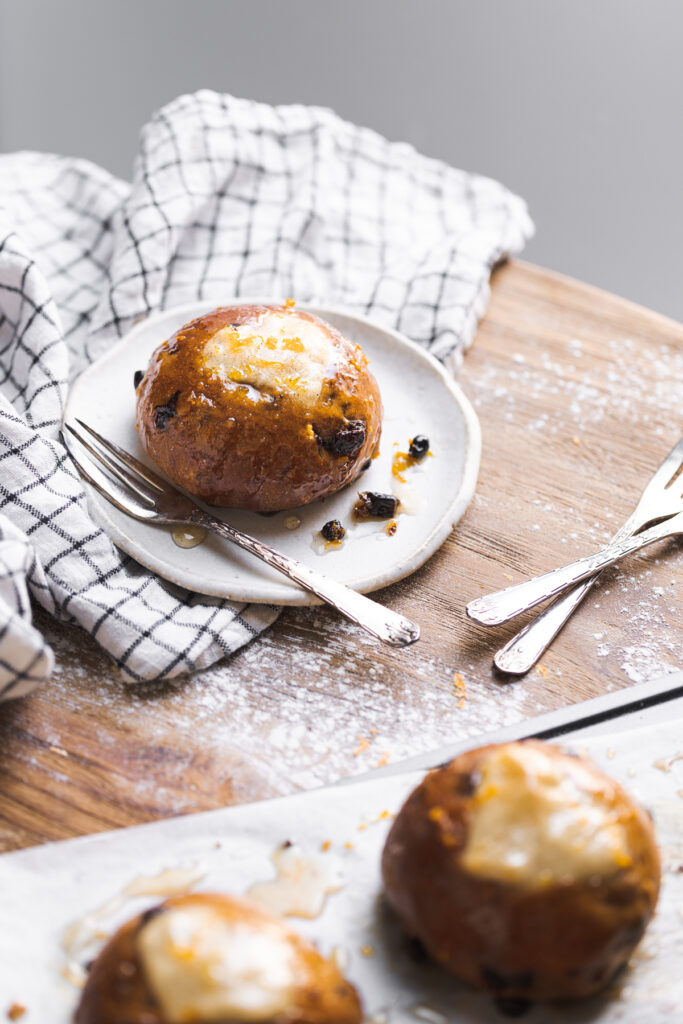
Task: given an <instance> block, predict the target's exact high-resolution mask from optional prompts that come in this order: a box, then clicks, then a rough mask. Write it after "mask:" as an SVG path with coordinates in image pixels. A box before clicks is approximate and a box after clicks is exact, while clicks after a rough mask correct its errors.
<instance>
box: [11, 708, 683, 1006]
mask: <svg viewBox="0 0 683 1024" xmlns="http://www.w3.org/2000/svg"><path fill="white" fill-rule="evenodd" d="M682 727H683V720H676V721H672V722H667V723H664V724H657V725H656V727H654V728H640V729H635V730H631V731H629V732H623V733H617V734H610V735H609V736H607V737H605V738H602V737H591V738H588V739H584V740H577V741H576V743H575V744H574V747H575V749H578V750H580V751H587V752H588V753H590V754H591V755H592V756H593V757H594V758H595V759H596V760H597V761H598V763H600V764H601V765H602V766H603V768H605V769H606V770H607V771H608V772H610V773H611V774H612V775H614V776H615V777H616V778H618V779H620V780H621V781H622V782H623V783H624V784H626V785H627V787H628V788H629V789H630V790H631V792H633V793H634V795H635V796H636V797H637V798H638V799H640V800H641V802H643V803H644V804H646V805H647V806H649V807H650V809H651V810H652V812H653V814H654V816H655V820H656V824H657V833H658V837H659V842H660V846H661V849H662V853H663V860H664V868H665V871H664V885H663V890H662V894H661V898H660V903H659V909H658V913H657V916H656V919H655V921H654V922H653V923H652V925H651V926H650V928H649V930H648V933H647V935H646V936H645V939H644V940H643V942H642V943H641V946H640V947H639V949H638V951H637V952H636V954H635V956H634V958H633V962H632V966H631V968H630V969H629V970H628V971H627V972H625V974H624V975H623V976H621V977H620V978H619V980H618V984H617V986H616V988H615V989H614V990H613V991H612V992H611V993H610V994H609V995H608V996H607V997H605V998H601V999H596V1000H591V1001H588V1002H586V1003H583V1004H581V1005H580V1006H576V1007H571V1008H568V1007H564V1008H558V1009H551V1008H548V1007H536V1008H534V1009H532V1010H531V1011H529V1012H528V1014H526V1015H525V1016H524V1018H523V1019H524V1021H525V1022H527V1024H554V1022H556V1021H557V1022H560V1021H561V1022H564V1024H575V1022H588V1021H598V1020H599V1021H601V1022H605V1024H606V1022H610V1024H611V1022H621V1024H660V1022H664V1021H665V1020H666V1021H667V1022H670V1021H672V1020H677V1019H679V1018H678V1016H677V1015H680V1013H681V1012H683V1011H681V1010H680V1007H681V1006H683V969H682V968H681V965H683V956H682V954H683V874H682V873H681V871H683V759H678V760H677V756H678V755H681V756H682V757H683V728H682ZM566 745H568V746H571V745H572V744H566ZM422 774H423V773H422V772H411V773H410V774H407V775H397V776H394V777H392V778H383V779H375V780H369V781H367V782H364V783H357V784H354V785H349V786H346V787H338V788H334V789H327V790H318V791H314V792H310V793H305V794H302V795H298V796H294V797H287V798H283V799H278V800H271V801H265V802H262V803H258V804H250V805H247V806H242V807H235V808H227V809H225V810H220V811H214V812H210V813H204V814H197V815H192V816H188V817H183V818H176V819H173V820H171V821H164V822H160V823H155V824H152V825H144V826H140V827H137V828H130V829H125V830H121V831H118V832H113V833H106V834H103V835H97V836H92V837H88V838H85V839H77V840H71V841H68V842H62V843H51V844H48V845H45V846H40V847H36V848H33V849H30V850H27V851H22V852H19V853H13V854H7V855H5V856H4V857H0V900H1V903H0V906H1V908H2V910H1V923H2V927H0V1017H2V1014H3V1013H4V1012H5V1011H6V1008H7V1007H9V1006H10V1005H11V1003H12V1002H13V1001H16V1002H19V1003H21V1004H23V1005H25V1006H26V1007H27V1013H26V1015H25V1016H24V1017H23V1018H22V1022H24V1021H25V1022H26V1024H67V1022H68V1021H70V1019H71V1014H72V1012H73V1009H74V1007H75V1005H76V1003H77V1002H78V998H79V993H78V990H77V989H76V988H75V987H74V986H73V985H72V984H71V983H70V982H68V981H67V980H65V979H64V978H63V977H62V970H63V968H64V964H65V954H64V951H63V949H62V948H61V938H62V935H63V933H64V930H65V928H67V926H69V925H70V924H71V923H72V922H73V921H74V920H76V919H78V918H80V917H81V916H82V915H85V914H87V913H88V912H90V911H92V910H93V909H95V908H97V907H100V906H101V905H103V904H105V903H107V901H108V900H110V899H115V898H116V897H118V896H119V895H120V893H121V892H122V890H123V889H124V888H125V887H126V885H128V884H129V883H130V882H131V880H133V879H134V878H136V877H137V876H140V875H147V876H150V875H154V874H156V873H157V872H160V871H161V870H163V869H166V868H194V867H197V866H199V867H200V868H201V869H202V870H203V871H204V872H205V874H204V877H203V879H202V881H201V882H200V883H199V884H198V886H197V888H198V889H204V890H219V891H225V892H231V893H235V894H238V895H242V894H244V893H245V891H246V890H247V888H248V887H249V886H250V885H251V884H253V883H254V882H259V881H263V880H266V879H269V878H271V877H274V875H275V869H274V866H273V863H272V861H271V855H272V854H273V852H274V850H275V849H276V848H277V847H278V846H279V845H280V844H281V843H282V842H284V841H285V840H290V841H292V842H294V843H296V844H297V845H298V846H299V847H300V848H301V850H302V852H303V854H304V855H305V856H306V857H311V858H314V859H316V860H319V861H322V862H323V863H325V864H328V865H329V868H330V870H331V871H337V870H338V871H340V872H341V874H342V875H343V878H344V884H343V886H342V887H341V889H340V890H339V891H338V892H336V893H334V894H333V895H330V896H329V897H328V900H327V903H326V905H325V909H324V911H323V912H322V914H321V915H320V916H318V917H317V918H315V919H312V920H303V919H298V918H293V919H292V924H293V925H294V926H295V927H297V928H298V929H299V930H300V931H301V932H302V933H304V934H306V935H308V936H309V937H311V938H312V939H314V940H315V941H316V943H317V944H318V945H319V947H320V948H321V950H322V951H323V952H324V953H326V954H329V953H331V952H332V951H333V950H335V949H337V950H341V953H342V955H343V957H344V958H345V959H347V960H348V965H347V967H346V973H347V974H348V976H349V977H350V979H351V980H352V981H353V982H354V983H355V984H356V985H357V986H358V989H359V991H360V992H361V994H362V997H363V1001H364V1004H365V1007H366V1011H367V1015H368V1017H376V1018H377V1019H378V1021H382V1022H384V1021H388V1024H400V1022H414V1021H416V1020H423V1021H427V1022H428V1024H440V1022H443V1021H458V1022H461V1024H494V1022H497V1024H500V1022H502V1021H505V1020H506V1019H509V1018H505V1016H504V1015H502V1014H501V1013H500V1011H499V1010H498V1009H496V1007H495V1006H494V1005H493V1004H492V1002H491V1000H490V999H489V998H487V997H485V996H481V995H479V994H477V993H473V992H470V991H469V990H467V989H466V988H465V987H464V986H463V985H461V984H460V983H459V982H457V981H456V980H454V979H453V978H451V977H449V976H448V975H446V974H445V973H444V972H442V971H441V970H440V969H438V968H437V967H434V966H432V965H430V964H423V963H422V964H421V963H418V962H416V960H415V959H414V956H412V955H411V953H410V951H409V947H408V944H407V942H406V940H405V937H404V936H403V934H402V933H401V930H400V928H399V927H398V925H397V923H396V922H395V920H394V919H393V918H392V916H391V914H390V912H389V911H388V910H387V908H386V907H385V906H384V904H383V902H382V899H381V895H380V894H381V886H380V874H379V861H380V853H381V850H382V846H383V843H384V839H385V836H386V833H387V830H388V828H389V826H390V823H391V816H392V815H393V814H394V813H395V812H396V811H397V810H398V809H399V807H400V806H401V804H402V802H403V800H404V799H405V797H406V796H407V795H408V793H409V792H410V791H411V789H412V788H413V787H414V786H415V785H416V784H417V782H418V781H419V779H420V778H421V777H422ZM386 812H388V813H386ZM328 844H329V846H328ZM323 847H325V849H323ZM155 902H158V899H154V898H150V897H145V898H137V899H128V900H126V901H125V903H124V904H123V905H122V906H119V907H118V908H117V909H115V910H114V912H113V913H112V914H110V915H109V916H108V917H105V918H104V919H103V920H101V921H100V922H99V923H100V924H101V927H102V929H103V931H106V932H110V931H112V930H113V929H114V928H115V927H116V926H118V924H120V923H121V922H122V921H123V920H125V919H126V918H128V917H130V916H132V915H133V914H135V913H137V912H139V911H140V910H141V909H143V908H144V907H145V906H149V905H151V904H153V903H155ZM96 952H97V945H94V946H93V948H92V950H91V951H89V953H88V955H87V956H86V955H85V954H84V955H83V957H82V959H83V960H86V959H89V958H90V957H91V956H92V955H94V954H95V953H96Z"/></svg>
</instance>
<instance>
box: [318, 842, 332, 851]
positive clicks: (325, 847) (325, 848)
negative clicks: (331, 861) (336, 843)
mask: <svg viewBox="0 0 683 1024" xmlns="http://www.w3.org/2000/svg"><path fill="white" fill-rule="evenodd" d="M331 846H332V841H331V840H330V839H326V840H325V842H324V843H321V844H320V849H321V850H322V852H323V853H327V851H328V850H329V849H330V847H331Z"/></svg>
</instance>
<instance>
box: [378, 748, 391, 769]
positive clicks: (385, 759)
mask: <svg viewBox="0 0 683 1024" xmlns="http://www.w3.org/2000/svg"><path fill="white" fill-rule="evenodd" d="M389 756H390V755H389V751H388V750H383V751H382V756H381V757H380V759H379V761H378V762H377V764H376V765H375V768H384V766H385V765H386V764H389Z"/></svg>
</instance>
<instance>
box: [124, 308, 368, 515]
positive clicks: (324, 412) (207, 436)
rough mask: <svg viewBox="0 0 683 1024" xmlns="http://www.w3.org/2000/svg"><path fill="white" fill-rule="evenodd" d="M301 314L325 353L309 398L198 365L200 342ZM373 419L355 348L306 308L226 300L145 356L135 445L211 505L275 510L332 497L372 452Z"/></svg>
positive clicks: (362, 365) (360, 358)
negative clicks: (321, 376) (325, 364)
mask: <svg viewBox="0 0 683 1024" xmlns="http://www.w3.org/2000/svg"><path fill="white" fill-rule="evenodd" d="M271 311H277V312H278V313H279V314H283V315H285V316H287V315H290V314H291V315H292V316H294V315H296V316H297V317H302V318H304V319H305V320H307V321H309V322H310V323H312V324H315V325H316V326H317V327H319V328H320V329H321V330H323V331H324V332H325V334H326V336H327V338H328V339H329V341H330V343H331V345H332V347H333V352H334V365H332V366H331V367H330V368H329V373H328V374H327V376H326V377H325V380H324V382H323V386H322V389H321V391H320V394H319V396H318V398H317V400H315V401H313V402H302V398H301V395H300V394H297V393H296V392H293V391H292V390H291V389H287V388H286V387H279V388H278V387H272V388H269V387H266V388H262V389H260V394H259V395H258V396H257V398H258V400H256V401H255V400H254V394H253V389H251V390H250V389H249V388H248V387H247V386H245V385H243V384H240V383H239V382H232V381H229V380H227V381H226V380H224V379H221V378H220V376H219V375H217V374H216V373H212V372H211V371H209V370H208V369H207V367H206V366H205V365H204V358H203V351H204V346H205V344H206V342H207V341H208V340H209V339H210V338H211V337H212V336H213V335H214V334H215V333H216V332H217V331H220V330H222V329H224V328H226V327H229V326H231V325H241V324H246V323H249V322H250V321H253V320H254V319H255V318H258V317H260V316H262V315H264V314H266V313H268V312H271ZM381 420H382V403H381V399H380V394H379V389H378V387H377V382H376V381H375V379H374V377H373V376H372V374H371V373H370V372H369V370H368V369H367V360H366V359H365V356H364V355H363V353H362V351H361V349H360V348H359V347H358V346H356V345H352V344H351V343H350V342H349V341H347V340H346V338H344V337H343V336H342V335H341V334H340V333H339V332H338V331H336V330H335V329H334V328H333V327H331V326H330V325H329V324H326V323H324V322H323V321H322V320H320V319H319V318H318V317H315V316H313V315H312V314H310V313H303V312H299V311H297V312H296V314H294V312H293V311H292V310H290V309H288V308H286V307H282V308H280V307H268V306H230V307H224V308H221V309H217V310H214V311H213V312H212V313H208V314H206V315H205V316H202V317H199V318H198V319H196V320H193V321H192V322H191V323H189V324H186V325H185V326H184V327H181V328H180V329H179V330H178V331H177V332H176V334H175V335H173V337H172V338H170V339H169V340H168V341H165V342H164V343H163V344H162V345H160V346H159V348H157V350H156V351H155V352H154V354H153V356H152V358H151V361H150V364H149V367H148V369H147V372H146V373H145V376H144V378H143V380H142V381H141V383H140V384H139V386H138V388H137V428H138V431H139V433H140V437H141V439H142V442H143V444H144V446H145V448H146V449H147V451H148V452H149V454H150V455H151V456H152V458H153V459H154V460H155V462H157V463H158V465H159V466H160V467H161V469H162V470H163V471H164V473H166V475H167V476H168V477H169V478H170V479H171V480H173V481H174V482H175V483H177V484H179V485H180V486H181V487H184V488H185V489H186V490H187V491H189V492H190V493H191V494H193V495H196V496H197V497H199V498H202V499H204V500H205V501H207V502H209V503H211V504H214V505H224V506H230V507H236V508H247V509H253V510H255V511H260V512H272V511H279V510H282V509H287V508H294V507H296V506H297V505H305V504H308V503H309V502H311V501H314V500H316V499H317V498H321V497H325V496H326V495H328V494H333V493H335V492H336V491H338V490H340V488H342V487H344V486H345V485H346V484H347V483H350V482H351V481H352V480H354V479H355V478H356V477H357V476H358V474H359V473H360V472H361V469H362V467H363V465H364V463H365V462H366V461H367V460H368V459H369V458H371V456H372V455H373V454H374V452H375V450H376V448H377V446H378V444H379V436H380V430H381Z"/></svg>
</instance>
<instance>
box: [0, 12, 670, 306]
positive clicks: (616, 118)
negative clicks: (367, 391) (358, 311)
mask: <svg viewBox="0 0 683 1024" xmlns="http://www.w3.org/2000/svg"><path fill="white" fill-rule="evenodd" d="M682 42H683V4H681V3H680V2H679V0H343V2H338V0H243V2H242V0H194V2H190V0H115V2H106V0H0V148H2V149H3V150H5V151H7V150H14V149H18V148H32V149H41V150H53V151H57V152H63V153H72V154H78V155H82V156H87V157H90V158H91V159H93V160H96V161H98V162H100V163H102V164H103V165H104V166H106V167H108V168H109V169H110V170H112V171H115V172H116V173H118V174H120V175H121V176H123V177H127V176H129V175H130V170H131V164H132V159H133V155H134V152H135V148H136V139H137V133H138V129H139V127H140V125H141V124H142V123H143V122H144V120H145V119H146V118H147V117H148V115H149V114H150V113H151V112H152V111H153V110H154V109H155V108H156V107H157V106H160V105H161V104H163V103H164V102H166V101H167V100H169V99H171V98H172V97H173V96H174V95H176V94H178V93H180V92H185V91H188V90H193V89H197V88H200V87H210V88H214V89H218V90H224V91H228V92H232V93H234V94H237V95H243V96H251V97H254V98H256V99H262V100H268V101H271V102H288V101H300V102H310V103H319V104H324V105H328V106H331V107H334V108H335V109H336V110H337V111H338V112H339V113H341V114H342V115H344V116H345V117H347V118H350V119H353V120H356V121H358V122H362V123H365V124H368V125H370V126H372V127H374V128H377V129H378V130H379V131H381V132H383V133H384V134H386V135H387V136H389V137H390V138H393V139H399V138H400V139H406V140H408V141H410V142H413V143H414V144H415V145H416V146H417V147H418V148H420V149H421V150H423V151H424V152H426V153H428V154H430V155H432V156H437V157H441V158H443V159H445V160H448V161H449V162H451V163H453V164H455V165H457V166H460V167H464V168H466V169H468V170H477V171H481V172H483V173H486V174H489V175H491V176H493V177H497V178H499V179H501V180H502V181H504V182H505V183H506V184H507V185H509V186H510V187H511V188H513V189H514V190H516V191H518V192H519V193H520V194H521V195H523V196H524V197H525V198H526V199H527V200H528V202H529V205H530V207H531V212H532V215H533V217H534V219H535V221H536V225H537V236H536V238H535V239H534V240H533V242H532V243H531V244H530V245H529V247H528V249H527V251H526V257H527V258H528V259H530V260H533V261H535V262H537V263H540V264H543V265H545V266H548V267H552V268H554V269H557V270H561V271H563V272H565V273H569V274H572V275H574V276H576V277H579V278H582V279H584V280H586V281H590V282H592V283H594V284H597V285H600V286H602V287H604V288H608V289H610V290H612V291H615V292H617V293H619V294H622V295H625V296H627V297H629V298H631V299H633V300H635V301H638V302H642V303H644V304H646V305H649V306H651V307H653V308H655V309H658V310H660V311H662V312H665V313H669V314H670V315H672V316H674V317H677V318H678V319H681V320H683V288H682V287H681V277H682V275H681V270H682V268H683V260H682V258H681V244H682V238H683V173H682V172H683V130H682V128H683V124H682V118H681V111H682V109H683V88H682V87H683V60H682V59H681V44H682Z"/></svg>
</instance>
